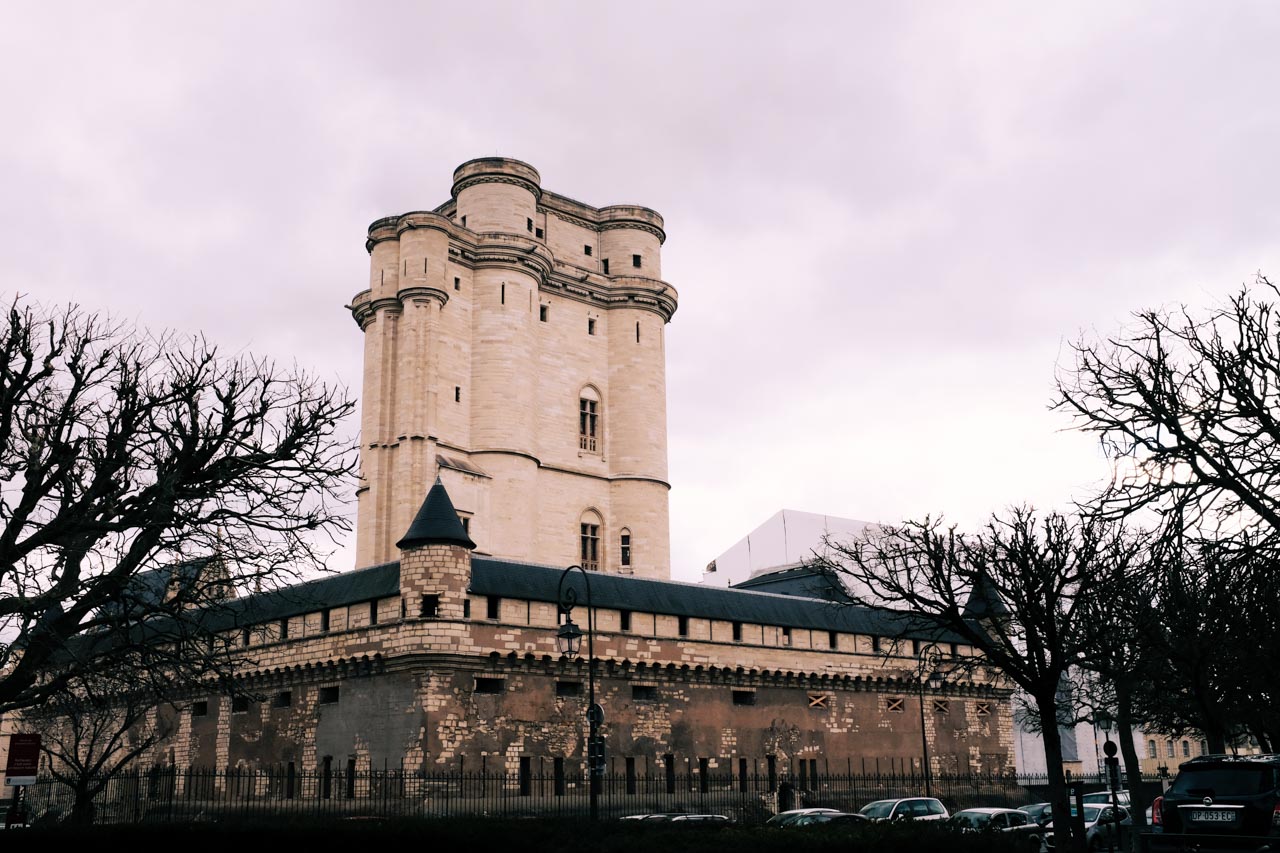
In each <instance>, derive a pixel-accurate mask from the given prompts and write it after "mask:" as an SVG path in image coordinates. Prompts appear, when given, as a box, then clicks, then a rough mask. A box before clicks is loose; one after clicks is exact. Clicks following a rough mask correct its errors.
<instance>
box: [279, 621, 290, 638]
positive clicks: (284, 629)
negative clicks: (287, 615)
mask: <svg viewBox="0 0 1280 853" xmlns="http://www.w3.org/2000/svg"><path fill="white" fill-rule="evenodd" d="M280 639H282V640H287V639H289V620H288V619H281V620H280Z"/></svg>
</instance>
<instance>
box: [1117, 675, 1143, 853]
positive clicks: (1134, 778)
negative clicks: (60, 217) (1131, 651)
mask: <svg viewBox="0 0 1280 853" xmlns="http://www.w3.org/2000/svg"><path fill="white" fill-rule="evenodd" d="M1115 686H1116V730H1117V733H1118V737H1119V738H1120V755H1121V756H1122V757H1123V758H1124V772H1125V776H1127V777H1128V779H1129V813H1130V817H1131V818H1132V820H1133V828H1134V832H1132V833H1131V834H1130V836H1131V843H1132V845H1133V853H1142V842H1141V839H1139V838H1138V833H1139V832H1142V831H1143V830H1145V829H1146V826H1147V805H1148V803H1147V798H1146V796H1145V794H1146V792H1145V790H1144V789H1143V787H1142V764H1141V763H1140V762H1139V760H1138V749H1137V747H1136V746H1134V743H1133V706H1132V701H1131V696H1130V693H1129V685H1128V683H1127V682H1125V681H1124V680H1123V679H1116V682H1115Z"/></svg>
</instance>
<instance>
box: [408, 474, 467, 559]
mask: <svg viewBox="0 0 1280 853" xmlns="http://www.w3.org/2000/svg"><path fill="white" fill-rule="evenodd" d="M421 545H461V546H462V547H464V548H471V549H473V550H474V549H475V547H476V543H474V542H472V541H471V537H470V536H468V535H467V529H466V528H465V527H463V526H462V520H461V519H460V518H458V511H457V510H456V509H454V508H453V501H451V500H449V493H448V492H446V491H445V489H444V484H443V483H441V482H440V478H439V477H436V482H435V485H433V486H432V487H431V489H430V490H429V491H428V492H427V499H426V500H424V501H423V502H422V506H421V508H419V509H418V514H417V515H415V516H414V517H413V523H411V524H410V525H409V530H408V532H406V533H405V534H404V537H403V538H401V540H400V541H399V542H397V543H396V547H397V548H399V549H401V550H403V549H405V548H417V547H419V546H421Z"/></svg>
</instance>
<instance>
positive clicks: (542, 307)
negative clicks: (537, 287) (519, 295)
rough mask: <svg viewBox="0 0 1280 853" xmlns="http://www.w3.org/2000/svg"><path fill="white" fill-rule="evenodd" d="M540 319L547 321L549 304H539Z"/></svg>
mask: <svg viewBox="0 0 1280 853" xmlns="http://www.w3.org/2000/svg"><path fill="white" fill-rule="evenodd" d="M538 320H540V321H541V322H543V323H545V322H547V306H545V305H539V306H538Z"/></svg>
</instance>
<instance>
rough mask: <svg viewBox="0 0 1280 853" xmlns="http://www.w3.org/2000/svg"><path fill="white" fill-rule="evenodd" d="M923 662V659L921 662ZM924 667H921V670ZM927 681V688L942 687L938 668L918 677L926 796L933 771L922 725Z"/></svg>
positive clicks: (926, 738) (930, 791) (934, 689)
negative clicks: (925, 676)
mask: <svg viewBox="0 0 1280 853" xmlns="http://www.w3.org/2000/svg"><path fill="white" fill-rule="evenodd" d="M921 663H922V664H923V661H922V662H921ZM923 670H924V667H923V666H922V667H921V671H922V672H923ZM926 683H928V685H929V689H930V690H932V691H934V692H937V691H938V689H939V688H940V687H942V674H941V673H940V672H938V670H936V669H935V670H933V671H932V672H931V673H929V677H928V678H927V679H926V678H924V677H921V678H920V746H921V747H922V748H923V750H924V795H925V796H926V797H932V796H933V773H932V772H931V771H930V770H929V735H928V734H927V732H926V731H925V727H924V687H925V684H926Z"/></svg>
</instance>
